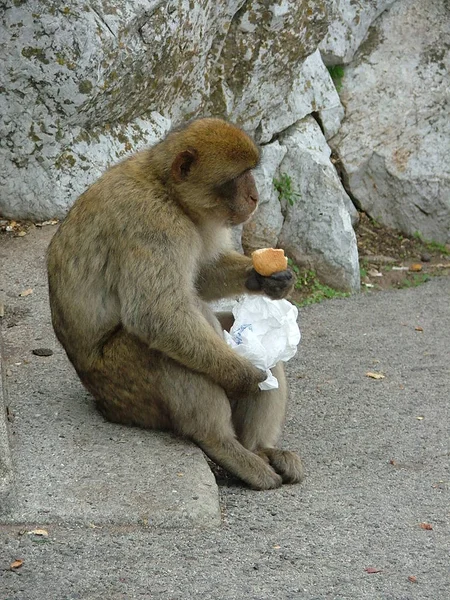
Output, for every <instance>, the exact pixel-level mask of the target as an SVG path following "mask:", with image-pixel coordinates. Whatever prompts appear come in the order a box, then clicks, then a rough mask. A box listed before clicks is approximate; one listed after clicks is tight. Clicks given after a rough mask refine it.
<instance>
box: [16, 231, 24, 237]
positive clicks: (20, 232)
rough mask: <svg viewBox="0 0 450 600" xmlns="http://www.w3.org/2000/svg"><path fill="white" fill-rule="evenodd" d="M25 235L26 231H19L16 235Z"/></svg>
mask: <svg viewBox="0 0 450 600" xmlns="http://www.w3.org/2000/svg"><path fill="white" fill-rule="evenodd" d="M25 235H27V232H26V231H19V233H18V234H17V236H16V237H24V236H25Z"/></svg>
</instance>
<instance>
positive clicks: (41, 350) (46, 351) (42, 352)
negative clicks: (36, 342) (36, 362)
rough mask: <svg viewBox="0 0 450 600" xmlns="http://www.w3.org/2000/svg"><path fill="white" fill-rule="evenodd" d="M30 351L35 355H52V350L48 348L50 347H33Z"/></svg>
mask: <svg viewBox="0 0 450 600" xmlns="http://www.w3.org/2000/svg"><path fill="white" fill-rule="evenodd" d="M31 352H32V353H33V354H36V356H52V354H53V350H50V348H34V350H32V351H31Z"/></svg>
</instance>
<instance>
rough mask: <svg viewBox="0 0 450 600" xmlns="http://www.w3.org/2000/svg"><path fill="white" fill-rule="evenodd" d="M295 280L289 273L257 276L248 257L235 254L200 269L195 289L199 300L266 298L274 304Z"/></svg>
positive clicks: (231, 253) (281, 272)
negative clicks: (260, 295)
mask: <svg viewBox="0 0 450 600" xmlns="http://www.w3.org/2000/svg"><path fill="white" fill-rule="evenodd" d="M294 284H295V276H294V274H293V273H292V271H291V270H286V271H280V272H279V273H274V274H273V275H271V276H270V277H264V276H263V275H259V273H257V272H256V271H255V270H254V268H253V265H252V260H251V259H250V258H249V257H248V256H243V255H242V254H239V252H229V253H227V254H224V255H222V256H221V257H220V258H219V260H218V261H216V262H214V263H213V264H211V265H207V266H206V267H204V268H203V269H202V270H201V271H200V274H199V276H198V278H197V289H198V290H199V294H200V296H201V297H202V298H203V300H206V301H210V300H219V299H220V298H226V297H227V296H237V295H239V294H249V293H252V294H261V293H262V294H266V295H267V296H269V298H272V299H274V300H278V299H280V298H284V297H286V296H287V295H288V294H289V293H290V292H291V291H292V289H293V287H294Z"/></svg>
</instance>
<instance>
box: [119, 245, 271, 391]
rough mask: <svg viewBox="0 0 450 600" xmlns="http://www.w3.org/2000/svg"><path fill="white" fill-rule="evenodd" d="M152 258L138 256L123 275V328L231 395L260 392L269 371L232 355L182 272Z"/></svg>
mask: <svg viewBox="0 0 450 600" xmlns="http://www.w3.org/2000/svg"><path fill="white" fill-rule="evenodd" d="M151 259H152V257H151V255H148V256H147V255H146V253H141V252H140V253H139V255H135V256H134V269H133V272H125V273H123V274H122V276H121V281H120V285H119V290H118V292H119V299H120V304H121V320H122V324H123V326H124V327H125V329H127V330H128V331H129V332H130V333H133V334H134V335H136V336H137V337H138V338H140V339H141V340H142V341H144V342H145V343H146V344H147V345H148V346H149V348H151V349H154V350H158V351H160V352H162V353H163V354H165V355H167V356H169V357H170V358H172V359H173V360H175V361H177V362H178V363H181V364H183V365H184V366H186V367H188V368H189V369H191V370H194V371H197V372H200V373H203V374H205V375H207V376H209V377H210V378H211V379H212V380H213V381H214V382H216V383H217V384H218V385H220V386H221V387H223V388H224V390H225V391H226V393H227V394H228V395H229V396H236V397H238V396H240V395H243V394H246V393H253V392H256V391H257V390H258V387H257V386H258V383H260V382H261V381H264V379H265V373H264V372H263V371H260V370H259V369H257V368H256V367H254V366H253V365H252V364H251V363H250V361H248V360H247V359H245V358H242V357H240V356H239V355H238V354H237V353H236V352H234V351H233V350H232V349H231V348H230V347H229V346H228V345H227V344H226V343H225V341H224V340H223V339H222V338H221V337H220V336H219V335H218V334H217V332H216V331H215V330H214V329H213V327H212V326H211V324H210V323H208V321H207V319H206V318H205V316H204V315H203V314H202V312H201V307H200V303H199V301H198V299H197V297H196V294H195V289H194V288H193V286H192V284H190V283H189V281H186V276H185V275H184V273H183V272H181V270H180V271H179V272H178V269H177V268H176V266H174V265H170V264H167V265H159V266H158V268H157V269H154V268H152V260H151ZM138 263H139V264H138ZM180 263H181V261H180Z"/></svg>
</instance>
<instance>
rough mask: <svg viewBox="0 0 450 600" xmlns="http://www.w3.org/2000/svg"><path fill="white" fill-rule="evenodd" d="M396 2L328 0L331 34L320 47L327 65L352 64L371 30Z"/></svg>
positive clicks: (329, 32) (381, 0)
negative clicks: (375, 22)
mask: <svg viewBox="0 0 450 600" xmlns="http://www.w3.org/2000/svg"><path fill="white" fill-rule="evenodd" d="M395 1H396V0H370V1H369V2H368V1H367V0H327V9H328V19H329V25H328V32H327V34H326V36H325V38H324V39H323V40H322V42H321V43H320V45H319V49H320V51H321V53H322V58H323V60H324V62H325V64H326V65H341V64H347V63H349V62H350V61H351V60H352V58H353V56H354V54H355V52H356V51H357V50H358V48H359V46H360V45H361V42H362V41H363V40H364V38H365V37H366V35H367V32H368V30H369V27H370V26H371V25H372V23H373V22H374V21H375V20H376V18H377V17H378V16H379V15H380V14H381V13H382V12H383V11H384V10H386V9H387V8H389V6H391V5H392V4H393V3H394V2H395Z"/></svg>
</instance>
